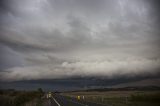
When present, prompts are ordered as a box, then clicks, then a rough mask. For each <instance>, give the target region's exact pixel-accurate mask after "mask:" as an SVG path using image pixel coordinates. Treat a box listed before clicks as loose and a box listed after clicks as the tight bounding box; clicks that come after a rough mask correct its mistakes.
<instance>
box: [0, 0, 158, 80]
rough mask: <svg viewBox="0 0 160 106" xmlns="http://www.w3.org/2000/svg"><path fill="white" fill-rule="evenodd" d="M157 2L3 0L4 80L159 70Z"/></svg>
mask: <svg viewBox="0 0 160 106" xmlns="http://www.w3.org/2000/svg"><path fill="white" fill-rule="evenodd" d="M158 5H159V2H158V1H156V0H152V1H149V0H134V1H131V0H100V1H98V0H2V1H1V2H0V23H1V27H0V34H1V35H0V48H1V51H0V54H1V55H0V59H1V60H0V63H1V65H0V80H3V81H6V80H8V81H17V80H32V79H35V80H36V79H58V78H70V77H76V76H77V77H78V76H81V77H106V78H111V77H112V78H114V77H115V76H122V75H124V76H136V75H143V74H148V75H149V74H156V73H159V69H160V55H159V54H160V48H159V42H160V36H159V34H160V31H159V25H158V24H157V23H159V21H160V20H159V19H160V14H159V10H160V9H159V6H158Z"/></svg>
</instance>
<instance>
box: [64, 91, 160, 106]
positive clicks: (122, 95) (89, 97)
mask: <svg viewBox="0 0 160 106" xmlns="http://www.w3.org/2000/svg"><path fill="white" fill-rule="evenodd" d="M62 95H65V96H68V97H74V98H76V97H77V96H81V100H83V99H82V97H83V96H84V100H85V101H89V102H95V103H100V104H107V105H110V106H160V91H106V92H96V91H92V92H68V93H67V92H66V93H62Z"/></svg>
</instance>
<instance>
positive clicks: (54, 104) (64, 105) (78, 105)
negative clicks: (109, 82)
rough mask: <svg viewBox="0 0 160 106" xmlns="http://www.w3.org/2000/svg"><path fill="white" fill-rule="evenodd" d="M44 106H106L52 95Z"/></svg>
mask: <svg viewBox="0 0 160 106" xmlns="http://www.w3.org/2000/svg"><path fill="white" fill-rule="evenodd" d="M46 106H108V105H102V104H97V103H91V102H86V101H83V100H81V101H80V100H77V99H75V98H67V97H65V96H62V95H59V94H54V95H52V96H51V98H49V99H48V101H47V104H46Z"/></svg>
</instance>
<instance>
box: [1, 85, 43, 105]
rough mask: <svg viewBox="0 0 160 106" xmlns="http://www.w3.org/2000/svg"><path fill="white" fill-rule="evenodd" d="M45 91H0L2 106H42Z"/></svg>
mask: <svg viewBox="0 0 160 106" xmlns="http://www.w3.org/2000/svg"><path fill="white" fill-rule="evenodd" d="M42 96H43V91H42V89H41V88H39V89H38V90H37V91H15V90H13V89H10V90H0V106H42V100H41V97H42Z"/></svg>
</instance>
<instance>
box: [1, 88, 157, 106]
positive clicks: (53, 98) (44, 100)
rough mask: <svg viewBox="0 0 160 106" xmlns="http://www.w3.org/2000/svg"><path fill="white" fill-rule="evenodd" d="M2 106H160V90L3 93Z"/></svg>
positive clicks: (13, 91) (124, 89) (5, 91)
mask: <svg viewBox="0 0 160 106" xmlns="http://www.w3.org/2000/svg"><path fill="white" fill-rule="evenodd" d="M0 106H160V90H159V88H158V89H157V88H155V87H153V88H149V89H148V88H147V89H146V88H145V89H142V88H141V89H139V88H137V89H136V88H121V89H117V88H116V89H103V90H102V89H94V90H93V89H92V90H83V91H70V92H61V93H57V92H50V93H49V92H43V91H42V89H38V90H36V91H16V90H12V89H10V90H0Z"/></svg>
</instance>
